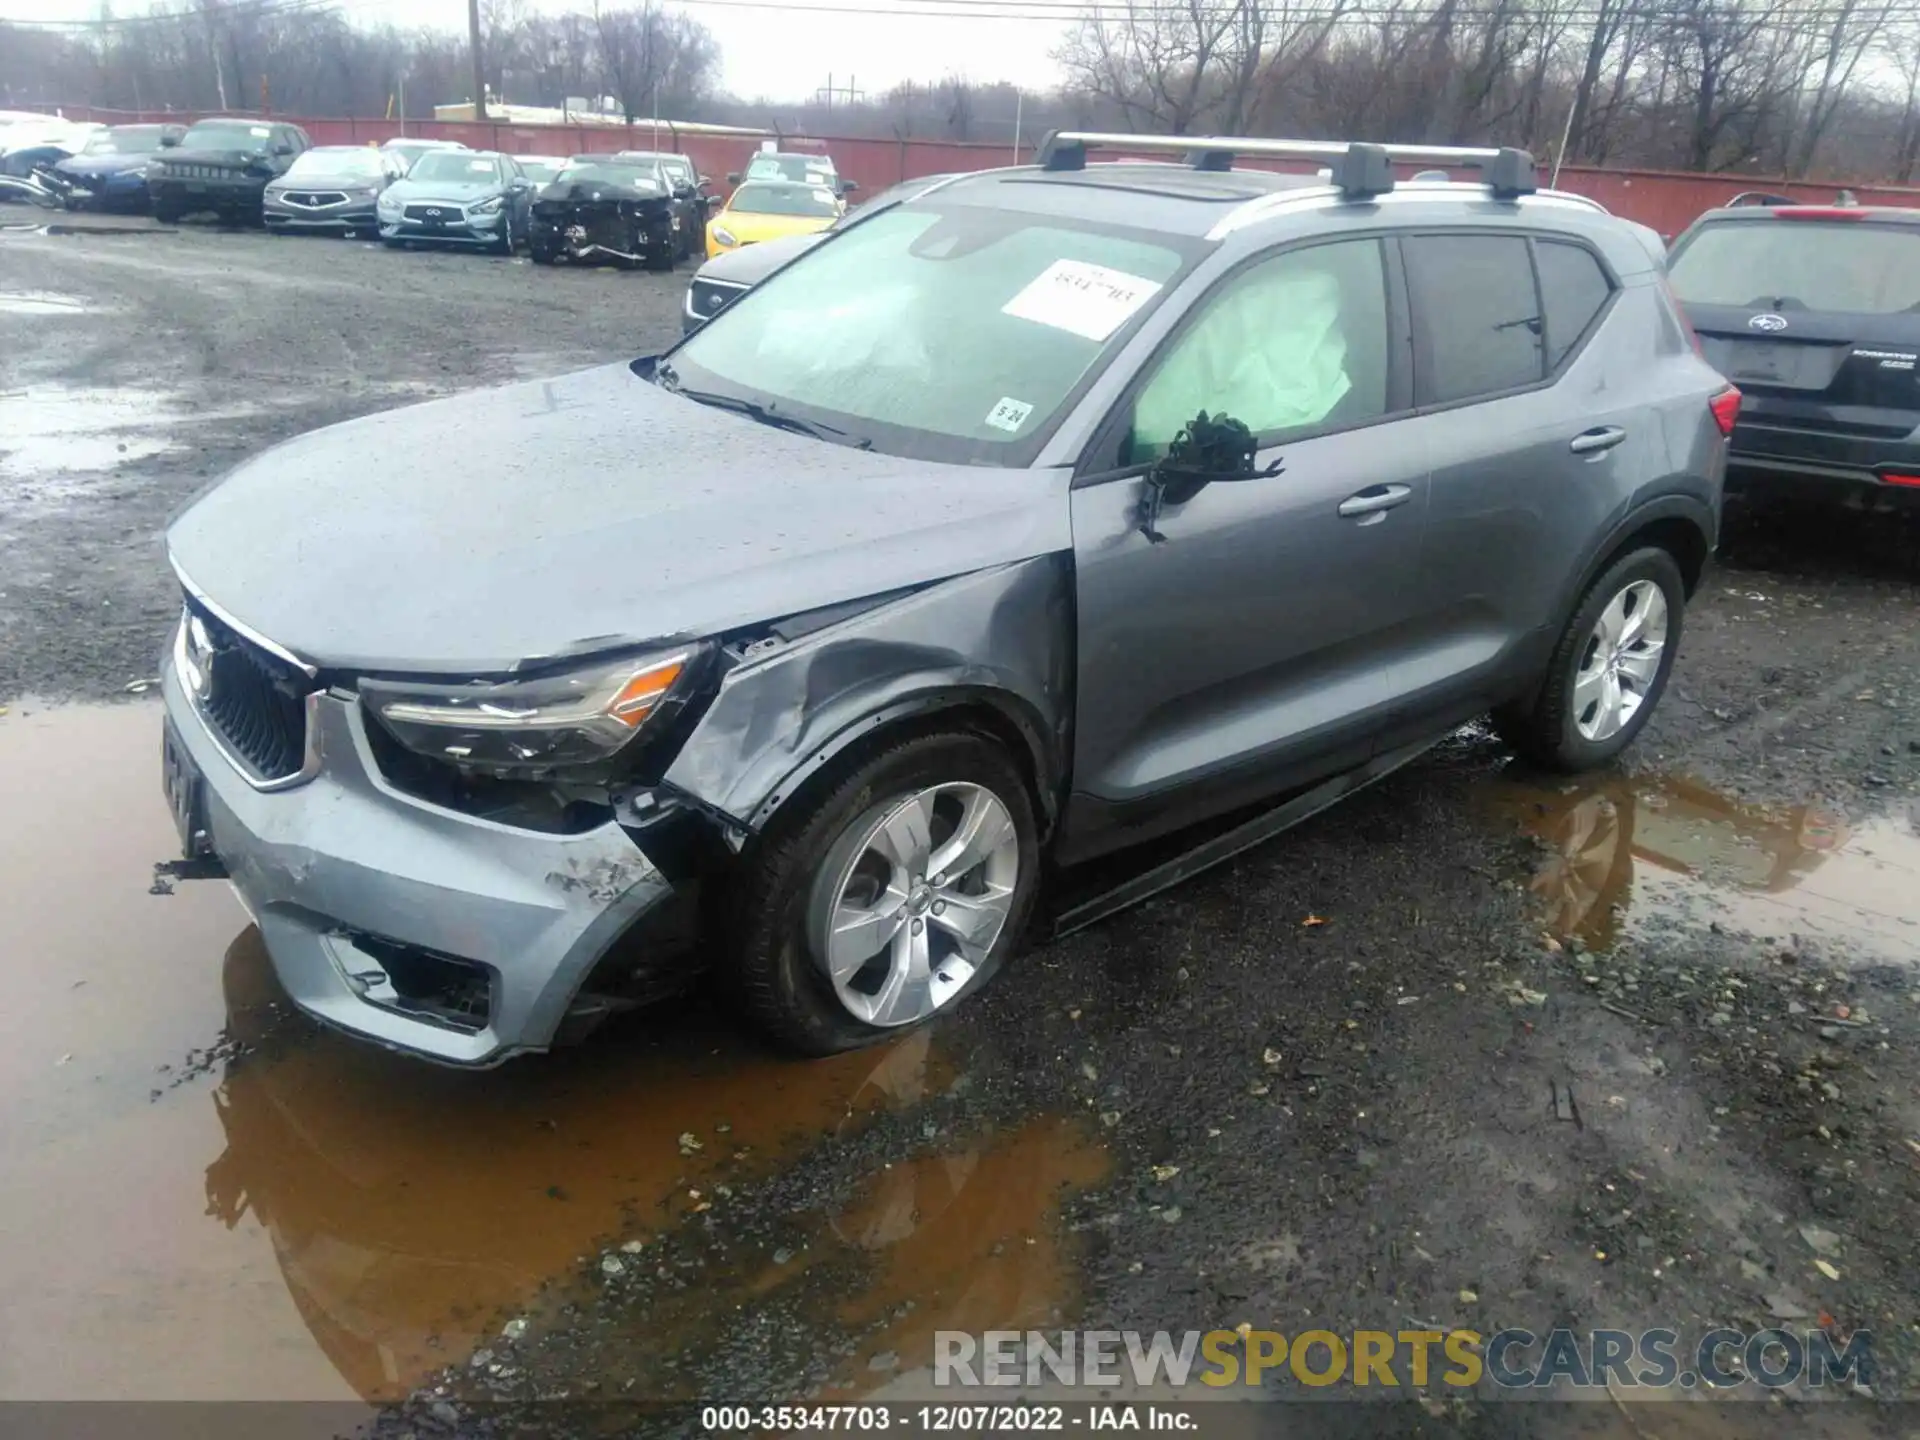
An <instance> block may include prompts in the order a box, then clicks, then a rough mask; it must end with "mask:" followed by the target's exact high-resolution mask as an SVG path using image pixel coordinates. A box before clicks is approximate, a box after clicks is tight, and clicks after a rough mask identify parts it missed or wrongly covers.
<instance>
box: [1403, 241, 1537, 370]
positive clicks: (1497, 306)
mask: <svg viewBox="0 0 1920 1440" xmlns="http://www.w3.org/2000/svg"><path fill="white" fill-rule="evenodd" d="M1400 243H1401V254H1402V255H1403V256H1404V259H1405V264H1406V271H1407V288H1408V292H1409V295H1410V298H1411V299H1412V302H1413V317H1414V362H1413V376H1414V400H1415V403H1416V404H1420V405H1445V404H1449V403H1452V402H1454V401H1459V400H1471V399H1474V398H1476V397H1478V396H1483V395H1497V394H1500V393H1501V392H1502V391H1506V390H1517V389H1519V388H1521V387H1522V386H1526V385H1533V384H1536V383H1538V382H1539V381H1540V380H1541V379H1542V378H1544V376H1545V375H1546V363H1545V346H1544V344H1543V335H1542V332H1543V329H1544V326H1543V325H1542V323H1541V316H1540V297H1539V294H1538V292H1537V291H1536V290H1535V289H1534V282H1533V262H1532V260H1531V259H1530V258H1529V257H1528V254H1527V242H1526V239H1525V238H1524V237H1523V236H1519V235H1413V236H1408V237H1407V238H1405V239H1403V240H1402V241H1401V242H1400Z"/></svg>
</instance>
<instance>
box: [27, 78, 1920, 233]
mask: <svg viewBox="0 0 1920 1440" xmlns="http://www.w3.org/2000/svg"><path fill="white" fill-rule="evenodd" d="M64 113H65V114H66V115H67V117H68V118H69V119H74V120H89V119H91V120H101V121H105V122H107V123H109V124H132V123H136V122H139V121H160V120H171V121H175V122H180V121H188V120H192V119H194V118H197V117H195V116H194V115H191V114H180V113H168V114H159V113H154V112H145V113H139V114H136V113H133V112H129V111H122V110H98V109H89V108H87V107H85V106H78V107H74V106H69V107H67V109H66V110H65V112H64ZM274 118H275V119H278V120H282V121H286V122H287V123H289V124H294V125H299V126H301V127H302V128H304V129H305V130H306V132H307V134H308V135H310V136H311V137H312V138H313V141H314V143H315V144H317V145H364V144H377V143H379V142H380V141H383V140H388V139H392V138H394V137H395V136H397V135H399V134H400V133H401V126H400V123H399V122H398V121H395V120H385V119H371V120H363V119H301V118H299V117H297V116H291V115H279V116H275V117H274ZM405 133H406V134H408V135H410V136H418V137H421V138H431V139H440V140H459V141H462V142H463V143H465V144H467V145H471V146H472V147H474V148H475V149H477V150H504V151H506V152H507V153H508V154H512V155H578V154H583V153H589V152H592V151H607V150H628V149H653V148H656V136H655V132H654V129H653V125H652V122H651V121H647V120H637V121H634V122H633V123H631V124H629V125H625V126H620V125H522V124H512V123H508V122H504V121H489V122H474V121H456V120H409V121H408V122H407V123H406V127H405ZM761 138H762V137H759V136H754V135H715V134H711V133H707V132H695V131H688V130H683V129H681V128H679V127H678V126H675V125H674V124H672V123H671V122H668V121H661V122H660V126H659V131H658V137H657V148H660V149H663V150H677V151H679V152H681V153H682V154H684V155H686V156H687V157H688V158H689V159H691V160H692V161H693V162H694V164H695V165H697V166H698V167H699V168H700V170H701V172H702V173H703V174H706V175H709V176H711V177H712V178H713V179H714V180H715V181H716V182H720V181H723V180H724V179H725V177H726V176H727V175H728V174H729V173H730V172H733V171H736V170H741V169H744V168H745V166H746V163H747V161H748V159H749V158H750V157H751V156H752V154H753V152H754V151H755V150H757V149H758V148H759V146H760V141H761ZM765 138H772V136H771V135H769V136H767V137H765ZM781 143H782V144H783V145H790V146H799V147H802V148H806V149H822V148H824V149H825V150H826V151H827V152H828V153H829V154H831V155H832V156H833V160H834V165H835V167H836V168H837V169H838V170H839V172H840V174H841V175H842V176H844V177H845V178H847V179H849V180H854V181H857V182H858V183H859V185H860V187H861V190H862V192H863V193H865V194H869V195H870V194H872V193H873V192H875V191H876V190H883V189H885V188H886V187H887V186H889V185H892V184H895V183H897V182H898V181H901V180H905V179H909V178H912V177H914V176H919V175H939V174H944V173H946V172H948V171H957V170H981V169H985V168H987V167H988V166H992V165H1009V164H1013V163H1015V161H1016V160H1017V159H1022V158H1030V156H1031V153H1032V152H1031V147H1028V149H1027V151H1026V152H1024V154H1022V155H1019V156H1016V154H1015V152H1014V150H1013V148H1012V147H1011V146H1007V145H980V144H966V143H959V142H955V141H949V140H872V139H868V140H842V139H831V138H829V139H819V138H814V137H799V136H792V135H789V136H784V137H781ZM1558 184H1559V186H1560V188H1561V189H1563V190H1570V191H1572V192H1573V193H1575V194H1577V195H1586V196H1590V197H1591V198H1593V199H1595V200H1598V201H1599V202H1600V203H1601V204H1602V205H1605V206H1606V207H1607V209H1609V210H1611V211H1612V212H1613V213H1614V214H1616V215H1623V216H1625V217H1627V218H1628V219H1630V220H1637V221H1639V222H1640V223H1641V224H1643V225H1649V226H1652V227H1653V228H1654V229H1655V230H1658V231H1659V232H1660V233H1661V234H1663V235H1666V236H1668V237H1669V238H1671V237H1672V236H1674V235H1677V234H1678V233H1679V232H1680V231H1682V230H1684V229H1685V228H1686V227H1687V226H1688V225H1689V224H1690V223H1691V222H1692V221H1693V219H1694V217H1695V216H1697V215H1698V214H1699V213H1700V212H1701V211H1702V210H1707V209H1711V208H1712V207H1713V206H1715V205H1719V204H1723V203H1724V202H1725V201H1727V200H1729V199H1731V198H1732V197H1733V196H1735V195H1737V194H1739V193H1740V192H1741V191H1743V190H1766V191H1770V192H1773V193H1775V194H1781V195H1786V196H1789V197H1791V198H1793V199H1795V200H1803V201H1808V202H1811V203H1821V202H1826V201H1831V200H1833V199H1834V198H1835V197H1836V196H1837V195H1838V194H1839V193H1840V190H1841V189H1842V187H1841V186H1840V185H1838V184H1834V183H1829V182H1811V181H1808V182H1801V181H1786V180H1776V179H1767V178H1763V177H1758V176H1752V175H1692V174H1676V173H1672V172H1668V171H1660V170H1611V169H1599V168H1595V167H1590V166H1584V165H1569V166H1567V167H1566V168H1564V169H1563V170H1561V172H1560V177H1559V181H1558ZM1845 188H1849V189H1851V190H1852V191H1853V193H1854V195H1855V196H1856V197H1857V198H1858V199H1859V201H1860V203H1861V204H1863V205H1871V204H1886V205H1920V189H1915V188H1901V187H1898V186H1874V185H1851V186H1848V187H1845Z"/></svg>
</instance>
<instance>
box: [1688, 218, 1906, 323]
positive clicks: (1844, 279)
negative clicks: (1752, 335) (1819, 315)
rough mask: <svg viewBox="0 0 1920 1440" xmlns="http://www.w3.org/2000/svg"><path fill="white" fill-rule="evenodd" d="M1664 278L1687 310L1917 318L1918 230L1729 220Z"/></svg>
mask: <svg viewBox="0 0 1920 1440" xmlns="http://www.w3.org/2000/svg"><path fill="white" fill-rule="evenodd" d="M1667 273H1668V279H1669V280H1670V281H1671V282H1672V284H1673V289H1674V293H1675V294H1677V295H1678V296H1679V297H1680V299H1681V301H1682V302H1683V303H1686V304H1690V305H1729V306H1734V307H1738V308H1741V309H1748V310H1778V311H1780V312H1781V313H1783V314H1788V313H1791V312H1792V311H1794V310H1829V311H1845V312H1848V313H1851V314H1857V315H1900V314H1907V313H1912V312H1916V311H1920V227H1915V226H1908V225H1887V224H1881V223H1878V222H1875V221H1872V220H1834V221H1821V220H1781V219H1778V218H1769V219H1766V220H1728V221H1724V222H1722V223H1720V224H1717V225H1715V224H1709V225H1706V226H1704V227H1702V228H1701V229H1700V230H1699V231H1697V232H1696V233H1695V234H1694V236H1693V238H1692V239H1690V240H1688V241H1687V242H1686V243H1685V244H1684V245H1682V246H1681V247H1680V252H1679V254H1677V255H1675V256H1674V257H1673V264H1672V266H1671V267H1670V268H1669V270H1668V272H1667Z"/></svg>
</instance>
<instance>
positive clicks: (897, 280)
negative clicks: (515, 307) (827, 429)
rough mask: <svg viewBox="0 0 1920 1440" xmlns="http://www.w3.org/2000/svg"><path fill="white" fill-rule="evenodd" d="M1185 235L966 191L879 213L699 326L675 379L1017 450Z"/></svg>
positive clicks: (914, 441)
mask: <svg viewBox="0 0 1920 1440" xmlns="http://www.w3.org/2000/svg"><path fill="white" fill-rule="evenodd" d="M1198 249H1199V247H1198V245H1197V244H1195V243H1194V242H1188V241H1183V240H1176V239H1173V238H1171V237H1161V236H1152V237H1139V236H1136V235H1134V234H1132V233H1128V232H1119V231H1115V230H1111V229H1105V228H1102V229H1094V228H1091V227H1085V226H1081V225H1078V224H1075V223H1073V222H1068V221H1055V220H1046V221H1039V220H1036V219H1034V218H1033V217H1031V216H1024V215H1016V214H1009V213H1006V212H1002V211H994V210H982V209H975V208H972V207H966V208H955V209H953V210H944V211H943V210H935V209H918V208H902V209H898V210H891V211H888V212H887V213H886V214H884V215H876V216H874V217H873V218H872V219H871V220H868V221H867V222H866V223H864V224H861V225H855V226H853V227H851V228H850V229H848V230H845V231H843V232H842V233H841V234H840V235H838V236H837V237H836V238H835V239H834V240H832V241H831V242H829V243H828V244H825V245H822V246H820V247H819V248H818V249H816V250H814V251H812V252H810V253H809V254H808V256H807V258H806V260H805V261H804V262H802V263H801V264H798V265H792V266H789V267H787V268H786V269H784V270H781V271H779V272H777V273H776V274H775V275H773V276H772V277H771V278H770V279H768V280H766V281H764V282H763V283H762V284H760V285H758V286H756V287H755V288H754V289H753V290H751V291H749V292H748V293H747V295H745V296H743V297H742V298H741V299H740V300H738V301H736V302H735V303H734V304H733V305H731V306H729V307H728V308H727V309H725V310H723V311H721V312H720V314H719V315H717V316H715V317H714V318H713V319H712V320H710V321H708V322H707V324H706V325H705V326H703V327H702V328H701V329H699V330H697V331H695V332H694V333H693V335H691V336H690V337H689V338H688V339H687V340H686V341H685V342H684V343H683V344H682V345H681V346H680V348H679V349H677V350H675V351H674V352H673V355H672V356H671V360H670V363H671V365H672V367H673V369H674V371H675V372H677V374H676V379H677V383H678V384H679V385H680V386H681V387H682V388H684V389H687V390H693V391H706V390H712V391H716V392H718V393H720V394H723V395H726V396H729V397H731V398H734V399H747V400H751V401H754V402H757V403H760V404H764V405H771V406H772V407H774V408H776V409H777V410H778V411H780V412H782V413H790V414H793V415H796V416H798V417H800V418H805V419H816V420H818V421H819V422H821V423H825V424H829V425H833V426H835V427H837V428H839V429H843V430H846V431H848V432H849V433H850V434H853V435H856V436H859V437H861V438H870V439H871V440H872V442H873V445H874V448H876V449H879V450H883V451H887V452H889V453H892V454H898V455H913V456H920V457H924V458H927V459H934V460H951V461H962V462H974V463H987V464H1000V465H1005V464H1023V463H1025V460H1026V459H1027V458H1028V457H1030V456H1031V455H1032V454H1033V453H1035V451H1037V449H1038V447H1039V444H1040V441H1041V440H1042V439H1044V438H1045V436H1046V434H1047V432H1048V431H1049V430H1050V429H1051V428H1052V425H1053V423H1054V421H1055V420H1056V418H1057V417H1058V415H1059V414H1060V413H1061V412H1062V411H1063V410H1064V409H1065V407H1066V405H1067V402H1068V401H1069V399H1070V398H1071V397H1072V396H1073V395H1074V393H1075V391H1076V389H1077V388H1078V387H1079V386H1081V385H1082V384H1083V383H1086V382H1089V381H1090V380H1091V379H1092V376H1093V374H1094V373H1095V372H1096V371H1097V369H1098V368H1099V366H1100V365H1101V364H1102V363H1103V362H1104V361H1105V360H1106V359H1107V358H1109V357H1110V356H1111V354H1112V353H1113V351H1114V350H1115V349H1116V348H1117V347H1118V345H1119V344H1120V342H1121V339H1122V338H1123V337H1124V336H1125V335H1126V334H1127V333H1128V330H1129V327H1130V326H1131V325H1133V324H1135V323H1137V322H1138V321H1139V320H1140V319H1141V318H1142V317H1143V316H1145V315H1146V314H1147V313H1148V312H1149V311H1151V310H1152V308H1153V306H1154V305H1155V304H1156V303H1158V301H1159V300H1160V298H1161V297H1162V296H1163V295H1164V294H1165V292H1166V290H1167V288H1168V287H1169V286H1170V285H1171V284H1172V282H1173V281H1174V280H1175V279H1176V278H1177V277H1178V276H1179V274H1180V273H1181V272H1182V270H1183V268H1184V267H1185V265H1186V264H1187V263H1188V261H1189V260H1191V259H1192V258H1193V257H1194V255H1195V254H1197V252H1198Z"/></svg>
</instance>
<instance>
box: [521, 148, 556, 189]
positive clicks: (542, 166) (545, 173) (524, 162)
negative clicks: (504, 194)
mask: <svg viewBox="0 0 1920 1440" xmlns="http://www.w3.org/2000/svg"><path fill="white" fill-rule="evenodd" d="M516 163H517V164H518V165H519V166H520V173H521V174H523V175H525V176H526V177H527V178H528V179H529V180H531V181H533V183H534V184H536V185H544V184H546V183H547V182H548V181H549V180H551V179H553V177H554V176H556V175H558V174H559V173H560V162H559V161H558V160H535V159H533V158H532V157H531V156H527V155H522V156H520V157H518V160H517V162H516Z"/></svg>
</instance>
